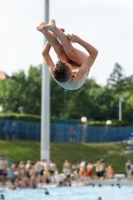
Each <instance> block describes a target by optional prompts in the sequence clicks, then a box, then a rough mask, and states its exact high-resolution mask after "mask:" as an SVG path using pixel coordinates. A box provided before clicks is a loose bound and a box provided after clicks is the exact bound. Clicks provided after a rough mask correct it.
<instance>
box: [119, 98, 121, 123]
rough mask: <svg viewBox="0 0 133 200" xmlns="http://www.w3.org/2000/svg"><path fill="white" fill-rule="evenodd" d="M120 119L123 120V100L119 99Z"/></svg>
mask: <svg viewBox="0 0 133 200" xmlns="http://www.w3.org/2000/svg"><path fill="white" fill-rule="evenodd" d="M119 121H122V101H121V99H119Z"/></svg>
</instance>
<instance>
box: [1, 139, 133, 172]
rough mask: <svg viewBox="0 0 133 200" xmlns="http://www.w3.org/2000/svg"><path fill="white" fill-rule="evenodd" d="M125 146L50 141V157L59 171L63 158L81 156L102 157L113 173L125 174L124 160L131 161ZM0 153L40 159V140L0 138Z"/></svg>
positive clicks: (88, 158) (87, 157) (119, 144)
mask: <svg viewBox="0 0 133 200" xmlns="http://www.w3.org/2000/svg"><path fill="white" fill-rule="evenodd" d="M126 146H127V144H125V143H51V144H50V154H51V155H50V158H51V159H52V160H54V162H55V163H56V164H57V168H58V170H59V172H61V171H62V165H63V163H64V160H65V159H68V160H69V161H70V162H71V164H75V163H77V162H81V161H82V159H83V158H86V159H87V161H91V162H92V163H95V162H96V161H98V160H99V159H101V158H103V159H105V162H106V163H109V162H110V163H112V165H113V167H114V169H115V173H124V174H125V163H126V161H127V160H128V159H130V160H131V161H133V158H132V155H125V154H124V151H125V149H126ZM0 153H3V154H5V155H7V156H9V157H11V158H12V159H13V160H15V161H21V160H23V161H25V162H26V161H27V160H31V161H36V160H38V159H40V142H35V141H19V140H16V141H12V140H8V141H7V140H1V141H0Z"/></svg>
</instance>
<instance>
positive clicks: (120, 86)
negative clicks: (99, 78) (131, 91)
mask: <svg viewBox="0 0 133 200" xmlns="http://www.w3.org/2000/svg"><path fill="white" fill-rule="evenodd" d="M107 84H108V86H111V87H112V88H114V90H115V92H118V93H121V92H122V91H124V89H125V75H124V70H123V68H122V67H121V66H120V65H119V64H118V63H116V64H115V66H114V69H113V72H112V73H111V74H110V77H109V78H108V80H107Z"/></svg>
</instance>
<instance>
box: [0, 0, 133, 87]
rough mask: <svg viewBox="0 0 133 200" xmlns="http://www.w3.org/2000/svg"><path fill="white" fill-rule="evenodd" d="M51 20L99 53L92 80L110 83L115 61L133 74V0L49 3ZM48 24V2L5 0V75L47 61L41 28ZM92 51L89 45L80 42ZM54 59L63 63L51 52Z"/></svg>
mask: <svg viewBox="0 0 133 200" xmlns="http://www.w3.org/2000/svg"><path fill="white" fill-rule="evenodd" d="M49 2H50V17H49V18H50V19H55V20H56V24H57V27H62V28H65V31H66V34H68V33H73V34H76V35H78V36H79V37H81V38H82V39H84V40H86V41H87V42H89V43H90V44H92V45H93V46H94V47H96V48H97V49H98V51H99V54H98V57H97V59H96V61H95V63H94V65H93V66H92V68H91V72H90V74H89V76H88V78H94V79H95V81H96V82H97V83H98V84H100V85H105V84H106V81H107V79H108V78H109V76H110V74H111V73H112V71H113V68H114V65H115V63H118V64H120V65H121V66H122V67H123V69H124V71H125V75H126V76H129V75H132V74H133V55H132V54H133V1H132V0H111V1H107V0H71V1H70V0H67V1H64V0H49ZM42 21H44V1H43V0H0V71H4V72H5V73H7V74H8V75H9V76H10V75H12V74H13V73H16V72H17V73H19V71H20V70H24V71H25V72H26V73H27V72H28V69H29V66H30V65H33V66H37V65H39V64H41V63H43V58H42V54H41V52H42V49H43V45H44V36H43V35H42V34H41V33H40V32H38V31H37V30H36V26H37V25H39V23H40V22H42ZM74 45H75V46H76V47H78V48H79V49H81V50H83V51H84V52H86V50H84V49H83V47H81V46H79V45H78V44H74ZM51 56H52V58H53V60H54V61H56V60H57V58H56V54H55V53H54V51H53V50H52V51H51Z"/></svg>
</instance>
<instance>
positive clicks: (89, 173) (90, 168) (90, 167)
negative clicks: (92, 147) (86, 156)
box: [86, 162, 93, 179]
mask: <svg viewBox="0 0 133 200" xmlns="http://www.w3.org/2000/svg"><path fill="white" fill-rule="evenodd" d="M86 169H87V177H88V178H89V179H92V176H93V164H92V163H91V162H89V163H88V165H87V167H86Z"/></svg>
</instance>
